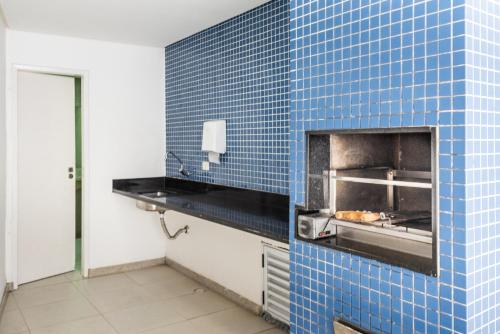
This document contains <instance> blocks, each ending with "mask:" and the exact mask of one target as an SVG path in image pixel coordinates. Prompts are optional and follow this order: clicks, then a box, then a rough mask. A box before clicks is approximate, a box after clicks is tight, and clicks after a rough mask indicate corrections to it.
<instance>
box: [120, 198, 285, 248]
mask: <svg viewBox="0 0 500 334" xmlns="http://www.w3.org/2000/svg"><path fill="white" fill-rule="evenodd" d="M113 193H115V194H119V195H123V196H125V197H129V198H133V199H136V200H141V201H144V202H148V203H152V204H155V205H158V206H160V207H164V208H166V209H169V210H173V211H177V212H180V213H184V214H187V215H189V216H193V217H196V218H201V219H205V220H208V221H211V222H213V223H217V224H221V225H223V226H227V227H231V228H234V229H237V230H240V231H243V232H248V233H251V234H255V235H258V236H261V237H265V238H268V239H271V240H275V241H279V242H282V243H285V244H289V239H288V238H279V237H277V236H276V235H275V234H271V233H264V232H262V231H259V230H255V229H250V228H245V227H244V226H243V225H241V224H236V223H234V222H232V221H229V220H226V219H222V218H220V217H216V216H212V215H205V214H202V213H199V212H198V211H197V210H189V209H186V208H183V207H181V206H177V205H166V204H165V203H162V202H159V201H155V200H154V199H152V198H149V197H146V196H141V195H139V194H134V193H131V192H127V191H122V190H116V189H113Z"/></svg>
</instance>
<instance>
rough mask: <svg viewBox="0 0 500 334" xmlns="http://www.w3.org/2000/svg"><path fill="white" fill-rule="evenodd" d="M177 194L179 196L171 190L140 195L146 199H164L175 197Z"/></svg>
mask: <svg viewBox="0 0 500 334" xmlns="http://www.w3.org/2000/svg"><path fill="white" fill-rule="evenodd" d="M175 194H177V193H176V192H175V191H171V190H167V191H156V192H148V193H140V195H141V196H145V197H149V198H162V197H167V196H168V195H175Z"/></svg>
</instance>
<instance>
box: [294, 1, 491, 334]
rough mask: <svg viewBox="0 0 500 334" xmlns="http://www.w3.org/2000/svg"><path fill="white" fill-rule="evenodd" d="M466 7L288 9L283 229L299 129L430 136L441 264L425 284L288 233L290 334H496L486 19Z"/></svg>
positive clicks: (301, 153) (344, 4)
mask: <svg viewBox="0 0 500 334" xmlns="http://www.w3.org/2000/svg"><path fill="white" fill-rule="evenodd" d="M479 2H480V3H481V6H484V7H481V8H478V9H477V10H472V9H471V8H470V7H474V6H476V1H475V0H470V1H469V3H466V1H465V0H311V1H306V0H291V2H290V196H291V207H290V209H291V212H290V221H291V223H292V224H293V207H294V205H295V204H303V203H304V191H305V175H304V170H305V161H304V158H305V145H304V143H305V142H304V140H305V131H306V130H332V129H356V128H390V127H410V126H425V125H428V126H437V127H438V133H439V149H440V153H439V177H440V188H439V205H440V212H439V220H440V227H439V258H440V262H441V267H440V275H439V277H438V278H435V277H430V276H425V275H423V274H420V273H416V272H413V271H410V270H406V269H402V268H399V267H395V266H391V265H388V264H385V263H381V262H377V261H374V260H369V259H365V258H362V257H359V256H354V255H351V254H349V253H344V252H340V251H334V250H331V249H326V248H322V247H318V246H315V245H311V244H308V243H304V242H301V241H298V240H295V239H294V235H293V230H294V229H293V228H291V229H290V231H292V232H291V234H290V249H291V255H290V257H291V265H290V269H291V297H290V298H291V331H292V333H332V332H333V323H332V322H333V319H334V317H338V318H341V319H344V320H346V321H349V322H351V323H353V324H355V325H357V326H359V327H361V328H363V329H366V330H368V331H370V332H373V333H472V332H474V331H477V332H484V333H494V332H498V331H499V330H500V326H499V325H498V324H497V323H496V322H498V320H496V319H497V318H498V316H497V315H498V312H499V311H500V309H499V306H498V305H499V304H498V302H497V301H498V300H500V299H499V298H498V297H499V295H498V292H496V291H497V290H499V289H498V287H499V283H500V282H499V280H498V278H497V277H498V274H499V273H500V270H499V269H500V268H498V265H496V262H498V261H497V260H498V258H499V255H500V254H499V253H498V251H497V250H496V248H498V245H499V242H498V231H499V229H500V228H499V227H498V226H499V224H496V221H497V219H498V218H497V217H499V215H498V214H497V213H498V209H497V208H498V207H499V204H500V203H499V199H500V198H499V197H498V195H496V194H499V190H500V185H499V183H498V182H497V180H498V178H499V177H500V174H499V173H498V168H495V169H491V168H493V166H498V163H499V162H500V161H499V158H500V157H499V156H498V154H496V153H494V152H498V141H495V139H496V138H500V137H499V135H500V133H499V132H497V131H498V130H497V128H496V127H495V125H496V124H500V122H499V121H500V120H499V119H498V116H496V114H495V111H496V110H499V108H498V96H499V93H498V83H500V81H498V75H499V74H498V70H499V69H500V64H499V62H498V57H497V56H496V55H497V54H500V53H499V52H498V51H499V50H497V48H498V43H495V42H493V41H494V40H495V38H497V40H498V26H499V24H498V22H499V20H498V13H499V11H498V8H497V7H498V5H497V4H496V2H494V1H487V0H484V1H479ZM479 2H478V3H479ZM486 8H487V10H485V9H486ZM469 15H470V16H473V17H474V19H475V22H476V23H472V22H469V20H468V19H466V17H468V16H469ZM494 19H496V22H494V23H493V24H492V21H494ZM466 22H467V24H466ZM486 23H488V24H486ZM466 27H467V28H468V30H467V31H466ZM469 33H471V34H472V33H473V34H474V35H476V36H475V37H473V36H469ZM488 39H489V41H488ZM469 48H471V49H472V48H473V49H475V50H477V52H469ZM466 60H467V61H466ZM469 61H474V65H472V64H469ZM486 78H487V80H486ZM484 80H486V82H484ZM476 84H477V86H476ZM490 96H494V98H491V97H490ZM469 108H473V109H474V108H475V109H477V114H476V113H475V112H470V110H469ZM483 109H487V110H488V111H489V112H484V110H483ZM486 125H487V129H488V130H484V129H483V127H484V126H486ZM474 137H477V139H475V140H472V139H473V138H474ZM495 150H496V151H495ZM490 181H495V182H492V183H490ZM471 232H473V233H472V234H471ZM489 235H491V236H492V237H491V238H490V237H489ZM484 251H486V253H483V252H484Z"/></svg>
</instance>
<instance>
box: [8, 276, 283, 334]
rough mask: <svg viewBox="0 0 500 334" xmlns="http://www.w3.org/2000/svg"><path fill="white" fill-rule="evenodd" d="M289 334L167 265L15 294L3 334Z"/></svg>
mask: <svg viewBox="0 0 500 334" xmlns="http://www.w3.org/2000/svg"><path fill="white" fill-rule="evenodd" d="M110 333H114V334H117V333H120V334H121V333H143V334H191V333H207V334H255V333H261V334H283V333H284V332H282V331H280V330H279V329H276V328H274V326H273V325H272V324H269V323H267V322H265V321H264V320H262V319H261V318H259V317H257V316H255V315H253V314H251V313H249V312H247V311H246V310H244V309H242V308H240V307H238V306H236V305H235V304H233V303H232V302H231V301H229V300H227V299H225V298H224V297H222V296H220V295H218V294H216V293H214V292H211V291H208V290H207V289H205V288H204V287H203V286H201V285H200V284H198V283H197V282H195V281H193V280H191V279H189V278H187V277H185V276H183V275H182V274H180V273H178V272H177V271H175V270H173V269H171V268H169V267H167V266H158V267H153V268H148V269H143V270H138V271H132V272H128V273H124V274H116V275H110V276H103V277H97V278H91V279H82V278H81V277H80V275H79V274H78V273H69V274H66V275H61V276H56V277H52V278H48V279H45V280H41V281H38V282H34V283H30V284H26V285H22V286H20V287H19V289H18V290H17V291H14V292H13V293H11V294H10V296H9V298H8V300H7V306H6V309H5V312H4V314H3V317H2V319H1V320H0V334H110Z"/></svg>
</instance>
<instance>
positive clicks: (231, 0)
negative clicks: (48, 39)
mask: <svg viewBox="0 0 500 334" xmlns="http://www.w3.org/2000/svg"><path fill="white" fill-rule="evenodd" d="M267 1H269V0H0V5H1V6H2V9H3V11H4V15H5V18H6V19H7V24H8V26H9V27H10V28H11V29H14V30H22V31H31V32H40V33H48V34H57V35H66V36H75V37H83V38H91V39H99V40H106V41H114V42H123V43H132V44H139V45H150V46H159V47H163V46H166V45H168V44H170V43H173V42H176V41H178V40H180V39H182V38H184V37H187V36H190V35H192V34H194V33H196V32H198V31H201V30H203V29H205V28H208V27H211V26H213V25H215V24H217V23H220V22H222V21H224V20H227V19H229V18H231V17H233V16H236V15H238V14H241V13H243V12H245V11H247V10H250V9H252V8H255V7H257V6H259V5H261V4H263V3H265V2H267Z"/></svg>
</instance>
